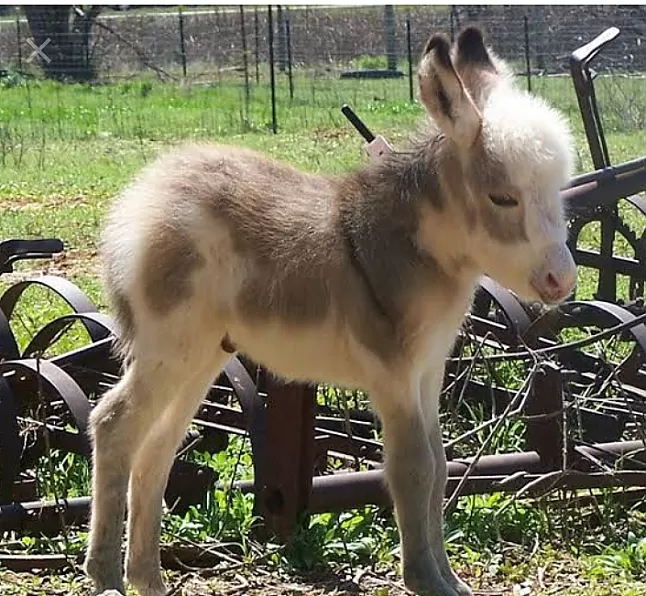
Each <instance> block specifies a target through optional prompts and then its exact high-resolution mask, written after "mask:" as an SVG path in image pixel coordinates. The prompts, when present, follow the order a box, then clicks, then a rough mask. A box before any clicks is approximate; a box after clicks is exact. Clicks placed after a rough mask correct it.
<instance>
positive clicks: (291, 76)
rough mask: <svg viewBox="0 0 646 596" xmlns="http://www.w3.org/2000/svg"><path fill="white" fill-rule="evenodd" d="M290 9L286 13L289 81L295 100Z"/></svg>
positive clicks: (291, 98) (290, 91)
mask: <svg viewBox="0 0 646 596" xmlns="http://www.w3.org/2000/svg"><path fill="white" fill-rule="evenodd" d="M290 25H291V23H290V18H289V9H288V10H286V11H285V37H286V42H287V77H288V79H289V99H290V101H291V100H293V99H294V76H293V73H292V30H291V26H290Z"/></svg>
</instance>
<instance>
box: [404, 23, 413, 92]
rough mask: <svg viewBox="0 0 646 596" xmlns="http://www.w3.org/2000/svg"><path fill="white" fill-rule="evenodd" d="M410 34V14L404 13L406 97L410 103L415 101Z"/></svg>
mask: <svg viewBox="0 0 646 596" xmlns="http://www.w3.org/2000/svg"><path fill="white" fill-rule="evenodd" d="M411 46H412V44H411V35H410V14H407V15H406V53H407V55H408V98H409V100H410V102H411V103H413V102H414V101H415V94H414V91H413V49H412V47H411Z"/></svg>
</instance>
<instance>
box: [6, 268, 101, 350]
mask: <svg viewBox="0 0 646 596" xmlns="http://www.w3.org/2000/svg"><path fill="white" fill-rule="evenodd" d="M31 285H38V286H43V287H45V288H47V289H48V290H51V291H52V292H54V293H55V294H58V295H59V296H60V297H61V298H62V299H63V300H65V302H67V304H69V305H70V307H71V308H72V310H73V311H74V312H77V313H90V312H97V311H98V309H97V307H96V306H95V305H94V303H93V302H92V301H91V300H90V299H89V298H88V297H87V295H86V294H85V292H83V291H82V290H81V289H80V288H79V287H78V286H77V285H75V284H73V283H72V282H71V281H69V280H67V279H65V278H64V277H60V276H58V275H43V276H40V277H34V278H31V279H26V280H24V281H21V282H18V283H17V284H14V285H12V286H10V287H9V288H8V289H7V290H6V291H5V293H4V294H3V295H2V297H0V310H2V311H3V312H4V314H5V316H6V317H7V319H10V318H11V314H12V313H13V310H14V308H15V307H16V304H17V303H18V300H19V299H20V296H22V293H23V292H24V291H25V290H26V289H27V288H28V287H29V286H31ZM83 324H84V325H85V328H86V329H87V332H88V334H89V335H90V337H91V338H92V341H93V342H94V341H98V340H100V339H103V338H104V337H105V328H104V326H103V325H99V324H97V323H96V322H94V321H91V320H85V321H83Z"/></svg>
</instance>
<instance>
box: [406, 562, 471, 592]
mask: <svg viewBox="0 0 646 596" xmlns="http://www.w3.org/2000/svg"><path fill="white" fill-rule="evenodd" d="M434 571H435V570H434V569H433V566H432V565H431V564H427V565H420V564H417V565H406V566H405V567H404V585H405V586H406V587H407V588H408V589H409V590H410V591H411V592H414V593H415V594H419V596H462V595H461V593H459V592H456V591H455V590H454V589H453V588H452V587H451V586H450V585H449V584H448V583H447V582H446V580H445V579H444V578H443V577H442V576H441V575H440V574H439V573H434Z"/></svg>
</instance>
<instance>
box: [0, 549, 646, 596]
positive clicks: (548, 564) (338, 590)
mask: <svg viewBox="0 0 646 596" xmlns="http://www.w3.org/2000/svg"><path fill="white" fill-rule="evenodd" d="M547 559H548V560H547ZM547 559H546V558H545V557H542V556H540V555H538V556H534V557H532V558H531V560H526V561H520V560H519V561H507V565H506V569H502V568H501V567H499V566H496V565H489V566H486V565H472V566H468V567H467V566H463V567H461V568H459V571H460V574H461V576H462V577H463V578H464V579H465V580H467V581H468V582H469V584H470V585H471V586H472V587H473V588H474V593H475V594H476V595H480V596H485V595H486V596H534V595H537V596H538V595H541V596H548V595H549V596H551V595H554V594H559V595H563V596H574V595H577V596H638V595H643V594H644V593H646V583H644V581H635V580H630V581H629V580H626V579H624V578H622V577H621V576H620V575H616V576H614V577H595V576H589V575H588V574H586V573H584V572H583V569H582V565H581V562H580V561H577V560H576V559H574V558H572V557H569V556H567V555H566V556H562V557H553V556H549V557H547ZM166 578H167V581H168V585H169V588H170V589H169V592H168V596H237V595H245V596H405V595H410V592H408V591H407V590H406V589H405V588H404V586H403V584H402V582H401V579H400V577H399V575H398V574H397V573H395V572H393V571H390V572H385V573H384V572H375V571H374V570H372V569H369V568H365V567H363V568H355V569H350V568H349V567H347V568H339V569H334V568H330V569H327V570H323V571H318V572H312V573H302V574H291V573H287V572H284V571H281V570H276V569H270V568H269V567H266V566H252V567H243V568H238V569H235V568H234V569H229V570H225V571H223V572H220V573H218V574H217V575H215V573H214V572H213V571H211V570H200V571H195V572H184V573H179V572H166ZM645 579H646V578H645ZM0 593H1V594H2V595H3V596H31V595H38V596H45V595H46V596H81V595H87V594H90V593H91V585H90V582H89V580H88V579H87V578H85V577H84V576H83V574H82V573H81V572H80V570H77V571H76V572H67V573H56V572H52V571H47V572H46V571H34V572H31V573H27V572H23V573H14V572H9V571H0ZM128 596H135V592H134V591H132V590H131V589H128Z"/></svg>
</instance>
